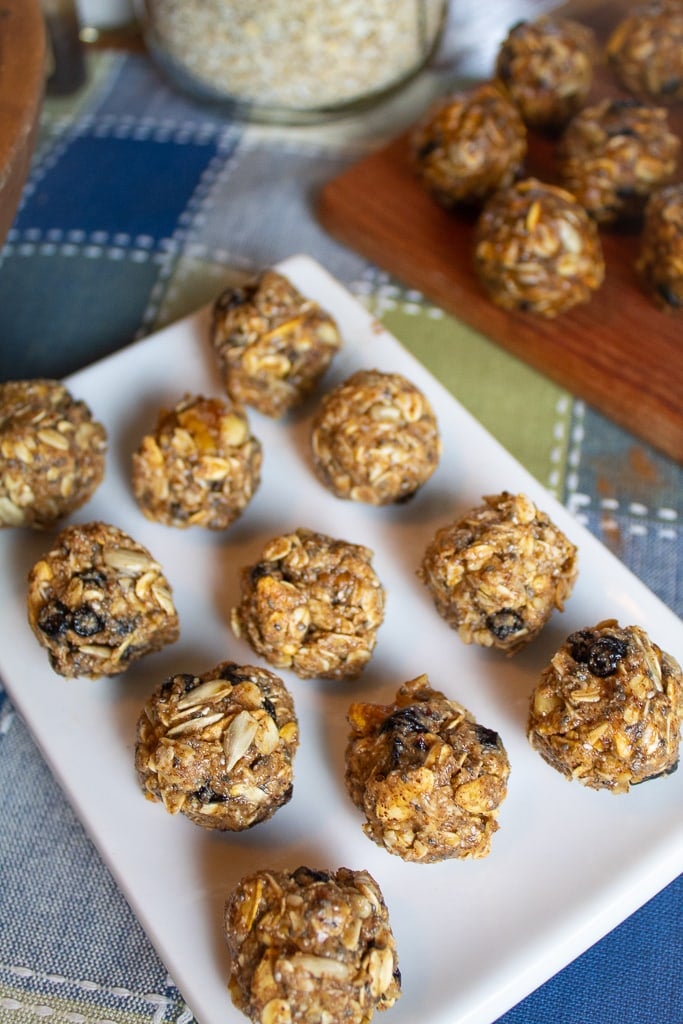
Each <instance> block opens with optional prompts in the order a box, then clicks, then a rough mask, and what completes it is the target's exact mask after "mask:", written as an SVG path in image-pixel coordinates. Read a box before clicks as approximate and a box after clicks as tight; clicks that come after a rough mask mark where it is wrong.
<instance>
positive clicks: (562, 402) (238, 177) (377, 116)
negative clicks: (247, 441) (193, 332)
mask: <svg viewBox="0 0 683 1024" xmlns="http://www.w3.org/2000/svg"><path fill="white" fill-rule="evenodd" d="M89 72H90V73H89V79H88V84H87V87H86V88H85V89H84V90H83V91H82V92H81V93H79V94H78V95H77V96H75V97H73V98H71V99H69V100H56V99H55V100H50V101H49V102H48V103H47V104H46V107H45V111H44V116H43V122H42V127H41V132H40V137H39V140H38V145H37V149H36V154H35V160H34V165H33V169H32V172H31V175H30V178H29V181H28V184H27V186H26V189H25V192H24V196H23V200H22V204H21V207H20V209H19V211H18V214H17V217H16V220H15V223H14V226H13V228H12V230H11V232H10V234H9V237H8V239H7V242H6V244H5V246H4V249H3V250H2V254H1V257H0V309H2V324H3V327H2V341H1V344H0V379H6V378H10V377H12V378H15V377H24V376H25V377H31V376H37V375H41V376H54V377H61V376H64V375H67V374H69V373H70V372H72V371H74V370H76V369H78V368H80V367H82V366H83V365H85V364H87V363H89V362H91V361H93V360H96V359H98V358H100V357H102V356H104V355H106V354H108V353H110V352H113V351H116V350H118V349H120V348H121V347H122V346H124V345H126V344H128V343H129V342H131V341H133V340H134V339H136V338H139V337H142V336H144V335H146V334H148V333H149V332H151V331H152V330H154V329H156V328H157V327H159V326H161V325H163V324H165V323H168V322H169V321H172V320H174V319H176V318H178V317H180V316H182V315H184V314H186V313H188V312H190V311H192V310H194V309H196V308H197V307H198V306H200V305H202V304H204V303H205V302H207V301H209V300H210V299H211V298H213V297H214V296H215V295H216V294H217V292H218V291H219V289H220V288H221V286H222V285H223V283H224V282H225V281H226V280H228V279H229V278H230V275H231V274H232V273H234V272H235V271H240V272H245V271H250V270H255V269H259V268H262V267H264V266H268V265H272V264H273V263H275V262H277V261H278V260H280V259H283V258H285V257H287V256H289V255H291V254H292V253H295V252H306V253H308V254H309V255H311V256H313V257H314V258H316V259H318V260H319V261H320V262H321V263H322V264H323V265H324V266H325V267H327V269H328V270H330V271H331V272H332V273H333V274H334V275H335V276H336V277H338V278H339V279H340V280H341V281H342V282H343V283H344V284H345V285H346V286H347V287H348V288H349V289H350V290H351V291H352V292H353V293H355V294H356V295H357V296H358V297H360V298H361V299H362V300H363V301H364V302H367V303H368V304H369V305H371V306H372V308H373V309H374V310H375V311H376V312H377V313H378V315H380V316H382V317H383V318H384V319H385V320H386V322H387V323H388V324H389V325H390V327H391V329H392V330H393V331H394V333H396V334H397V335H398V336H399V338H401V340H404V341H405V343H406V344H407V345H408V346H409V347H412V348H413V350H414V351H416V352H417V353H418V355H420V354H424V352H423V349H422V348H421V345H420V336H421V335H420V331H421V330H426V327H428V328H429V331H430V336H431V337H434V336H435V332H436V334H437V335H438V332H445V333H446V334H448V335H449V337H450V336H452V337H453V343H454V344H458V345H460V346H461V347H462V360H461V362H460V366H461V367H467V366H468V365H469V364H468V360H470V361H471V365H472V367H473V374H472V376H473V377H477V368H480V367H481V366H482V365H484V363H485V365H486V367H487V369H486V381H487V388H486V394H484V393H483V392H482V393H481V395H477V394H476V393H473V392H476V389H470V388H468V389H467V390H465V387H464V384H463V381H462V380H453V381H450V380H449V381H447V383H448V386H450V387H451V389H452V390H453V392H454V394H456V395H457V396H458V397H459V398H461V400H462V401H463V402H464V403H465V404H469V405H470V406H471V407H472V408H473V409H474V411H475V412H476V413H477V415H479V416H480V417H481V418H482V420H483V421H484V422H485V423H487V425H489V426H490V428H491V429H492V430H493V431H494V432H495V433H497V434H498V436H499V437H500V439H501V440H502V441H503V443H505V444H506V445H507V446H508V447H509V448H510V449H511V450H512V451H513V452H514V453H515V454H516V455H517V457H518V458H520V459H521V461H522V462H524V463H525V464H526V465H527V466H529V467H530V468H531V469H532V471H533V472H534V473H535V474H536V475H537V476H538V477H539V478H540V479H541V480H542V482H544V483H546V484H547V485H548V486H549V487H550V488H551V489H552V490H554V492H555V493H556V494H557V495H558V497H559V498H560V499H561V500H562V501H563V502H564V503H565V504H566V505H567V506H569V507H570V508H571V509H572V511H573V512H574V513H575V514H576V515H577V517H579V518H580V519H582V521H584V522H585V523H586V525H587V526H588V528H589V529H590V530H591V531H592V532H593V533H595V534H596V535H597V536H598V537H600V539H601V540H603V541H604V542H605V543H607V544H608V545H609V546H610V547H611V548H612V549H613V550H614V551H615V552H616V553H617V554H618V556H619V557H620V558H622V559H623V561H624V562H626V563H627V564H628V565H629V566H630V567H631V568H632V569H633V570H634V571H635V573H636V574H637V575H638V576H639V577H640V578H641V579H642V580H643V581H644V582H645V583H646V584H647V585H648V586H649V587H650V588H651V589H652V590H654V591H655V592H656V593H657V594H658V595H659V596H660V597H661V598H662V599H663V601H664V602H666V603H667V604H668V605H669V606H670V607H671V608H672V609H674V610H675V611H676V612H677V613H678V614H680V613H681V610H682V609H683V586H682V582H683V557H682V555H681V552H682V550H683V546H682V543H681V536H680V519H681V468H680V467H679V466H677V465H675V464H674V463H673V462H671V461H670V460H668V459H666V458H665V457H663V456H662V455H660V454H658V453H657V452H655V451H654V450H652V449H650V448H649V447H647V446H646V445H643V444H642V443H640V442H638V441H637V440H636V439H635V438H634V437H632V436H631V435H629V434H627V433H626V432H624V431H622V430H620V429H618V428H617V427H616V426H614V425H613V424H611V423H610V422H608V421H607V420H605V419H604V417H602V416H600V415H599V414H598V413H597V412H596V411H594V410H592V409H589V408H586V407H585V406H584V405H583V403H581V402H578V401H576V400H575V399H574V398H573V397H572V396H571V395H567V394H565V393H564V392H562V391H561V389H558V388H556V387H555V386H554V385H551V384H550V383H549V382H547V381H545V380H543V379H542V378H539V377H538V376H537V375H535V374H533V373H532V372H531V371H529V370H528V368H524V367H521V366H519V365H518V364H517V363H516V361H514V360H512V359H511V357H509V356H507V355H505V354H503V353H500V352H499V351H498V350H497V348H495V347H494V346H491V345H490V343H489V342H488V341H487V340H486V339H483V338H480V337H478V336H476V335H474V333H473V332H470V331H468V330H466V329H464V328H462V326H461V325H455V324H454V323H453V322H452V321H451V320H450V319H449V318H444V317H439V314H438V311H435V310H433V309H432V308H431V307H430V306H429V304H428V303H425V302H424V301H423V300H422V298H421V296H419V295H416V294H415V293H412V292H409V291H407V290H406V289H405V288H404V287H403V286H402V285H400V284H399V283H398V282H395V281H392V280H390V279H389V278H388V277H387V275H386V274H384V273H383V271H382V270H381V268H378V267H375V266H373V265H372V264H369V263H368V262H367V261H366V260H364V259H363V258H362V257H361V256H359V255H357V254H356V253H354V252H352V251H350V250H348V249H346V248H345V247H343V246H341V245H339V244H338V243H337V242H335V241H334V240H333V239H332V238H330V237H329V236H328V235H326V233H325V232H324V231H323V229H322V228H321V227H320V225H319V224H318V223H317V221H316V219H315V216H314V214H313V212H312V204H311V199H312V197H313V196H314V195H315V192H316V190H317V189H318V188H319V187H320V186H321V185H322V184H323V183H324V182H325V181H326V180H328V179H329V178H331V177H332V176H334V175H335V174H337V173H338V172H340V171H341V170H342V169H343V168H344V167H346V166H348V164H349V163H350V162H351V161H353V160H355V159H358V157H359V156H362V155H363V154H364V153H365V152H367V150H368V149H369V147H370V146H372V145H376V144H377V143H378V142H380V141H382V138H383V137H388V135H389V134H391V133H392V132H396V131H397V130H399V129H401V128H402V127H403V126H404V124H406V123H408V122H409V121H410V120H412V119H414V116H415V112H416V110H417V109H418V107H421V106H422V105H423V102H424V95H423V94H422V93H420V92H419V90H418V92H417V93H412V94H411V93H410V91H408V93H406V95H405V96H404V97H402V98H401V99H399V100H396V101H392V102H391V103H390V104H389V106H388V107H385V108H383V109H380V110H376V111H370V112H368V113H367V114H366V115H363V117H358V118H351V119H348V120H347V121H345V122H340V123H336V124H330V125H325V126H321V127H320V128H316V129H291V130H287V129H283V128H274V127H271V128H264V127H257V126H254V125H244V124H238V123H235V122H233V121H231V120H229V119H228V118H227V117H226V116H225V115H224V114H223V113H222V112H220V111H218V110H211V109H207V108H203V107H199V106H197V105H195V104H194V103H193V102H192V101H190V100H188V99H186V98H183V97H182V96H180V95H178V94H177V93H175V92H174V91H172V90H171V89H169V88H168V87H167V85H166V84H165V83H164V82H163V81H162V80H161V79H160V78H159V77H158V75H157V74H156V72H155V71H154V69H153V68H151V67H150V65H149V63H148V62H147V60H146V59H145V58H144V57H143V56H139V55H132V54H126V55H124V54H115V53H103V54H100V55H97V56H95V57H93V58H92V60H91V63H90V68H89ZM411 103H412V106H411ZM425 325H426V326H425ZM425 361H427V360H426V358H425ZM435 372H437V373H440V374H441V375H443V376H445V375H447V373H448V369H447V368H445V367H444V368H442V370H441V371H440V369H439V367H438V366H437V367H436V369H435ZM510 373H514V374H515V375H516V378H515V379H516V380H518V382H519V389H518V390H519V394H520V395H521V396H522V397H521V398H520V399H519V400H520V401H521V402H523V401H524V396H525V395H528V394H529V393H531V391H532V390H533V393H534V396H535V398H534V402H533V403H527V406H528V407H529V408H530V407H531V406H533V408H538V409H539V410H541V411H540V412H539V413H538V416H539V419H538V421H535V420H533V419H531V420H529V419H528V417H526V418H525V417H522V416H519V417H518V416H515V415H510V416H508V417H507V418H506V420H505V423H503V424H502V423H501V422H500V419H499V418H498V419H497V418H496V410H497V409H499V408H500V406H501V404H503V405H504V404H505V397H504V396H506V388H507V383H508V380H509V374H510ZM461 376H462V375H461ZM459 389H460V391H459ZM525 389H528V390H525ZM544 406H545V410H546V411H545V412H543V409H544ZM529 415H530V416H533V415H534V414H533V413H532V412H529ZM522 420H524V422H522ZM672 653H673V652H672ZM0 822H1V823H2V827H1V829H0V873H1V874H0V877H1V882H0V1021H3V1022H5V1021H7V1022H8V1024H34V1022H35V1020H36V1019H38V1018H43V1019H47V1020H50V1019H52V1020H54V1021H59V1022H60V1024H67V1022H68V1024H81V1022H82V1024H91V1022H105V1021H106V1022H108V1021H115V1022H142V1021H150V1022H152V1021H153V1022H155V1024H156V1022H163V1021H169V1022H170V1021H177V1022H185V1021H188V1022H189V1021H191V1014H190V1013H189V1011H188V1009H187V1007H186V1006H185V1004H184V1003H183V1000H182V997H181V995H180V994H179V992H178V991H177V989H176V988H175V986H174V984H173V981H172V979H171V978H169V977H168V975H167V973H166V971H165V969H164V967H163V965H162V964H161V963H160V961H159V959H158V958H157V956H156V954H155V952H154V951H153V949H152V947H151V946H150V944H149V942H148V940H147V938H146V936H145V934H144V932H143V930H142V928H141V926H140V925H139V924H138V922H137V921H136V919H135V918H134V916H133V915H132V913H131V911H130V909H129V908H128V906H127V904H126V902H125V900H124V898H123V897H122V895H121V893H120V892H119V890H118V889H117V887H116V885H115V883H114V882H113V880H112V878H111V876H110V874H109V872H108V870H107V869H106V867H105V866H104V865H103V863H102V862H101V860H100V858H99V856H98V854H97V852H96V851H95V849H94V847H93V846H92V844H91V842H90V840H89V838H88V837H87V835H86V834H85V832H84V831H83V829H82V827H81V825H80V823H79V821H78V820H77V819H76V818H75V817H74V814H73V812H72V810H71V808H70V806H69V805H68V803H67V802H66V801H65V799H64V797H63V795H62V793H61V791H60V789H59V787H58V785H57V783H56V782H55V780H54V778H53V777H52V775H51V774H50V771H49V770H48V768H47V767H46V765H45V763H44V762H43V759H42V757H41V756H40V754H39V752H38V751H37V750H36V748H35V746H34V744H33V741H32V739H31V737H30V735H29V733H28V731H27V729H26V728H25V726H24V724H23V722H22V721H21V720H20V719H19V717H18V716H17V715H16V714H15V713H14V711H13V708H12V706H11V704H10V702H9V700H8V698H7V697H6V695H5V694H4V693H3V692H2V690H1V689H0ZM682 907H683V878H679V879H678V880H677V881H675V882H674V883H673V884H671V885H669V886H668V887H667V888H666V889H665V890H664V891H663V892H661V893H660V894H659V895H658V896H656V897H655V898H654V899H653V900H651V901H650V902H649V903H648V904H647V905H646V906H644V907H643V908H642V909H641V910H639V911H638V912H637V913H636V914H634V915H633V916H632V917H630V918H629V919H628V920H627V921H625V923H624V924H622V925H621V926H620V927H618V928H616V929H615V930H614V931H613V932H612V933H611V934H609V935H608V936H607V937H606V938H604V939H603V940H602V941H600V942H599V943H597V944H596V945H595V946H594V947H592V948H591V949H589V950H588V951H587V952H586V953H585V954H584V955H582V956H581V957H579V958H578V959H577V960H576V961H575V962H574V963H572V964H570V965H569V966H568V967H567V968H566V969H564V970H563V971H562V972H561V973H560V974H558V975H557V976H556V977H555V978H553V979H552V980H551V981H549V982H548V983H547V984H545V985H543V986H542V987H541V988H540V989H538V990H537V991H536V992H534V993H533V994H532V995H530V996H529V997H528V998H527V999H525V1000H524V1001H523V1002H522V1003H521V1004H520V1005H519V1006H517V1007H515V1008H514V1009H512V1010H510V1011H509V1012H508V1013H506V1014H505V1015H504V1016H503V1017H502V1018H501V1021H500V1024H545V1022H549V1021H552V1022H553V1024H641V1022H642V1024H683V910H682ZM495 926H496V924H495V921H491V928H495Z"/></svg>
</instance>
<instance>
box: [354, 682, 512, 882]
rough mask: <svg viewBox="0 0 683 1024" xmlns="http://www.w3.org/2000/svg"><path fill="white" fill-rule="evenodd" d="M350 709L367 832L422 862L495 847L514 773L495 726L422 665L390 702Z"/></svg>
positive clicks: (357, 799)
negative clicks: (452, 696)
mask: <svg viewBox="0 0 683 1024" xmlns="http://www.w3.org/2000/svg"><path fill="white" fill-rule="evenodd" d="M348 718H349V723H350V725H351V734H350V737H349V743H348V746H347V748H346V786H347V789H348V791H349V794H350V796H351V799H352V800H353V802H354V804H355V805H356V806H357V807H358V808H360V810H361V811H363V813H364V814H365V817H366V823H365V824H364V825H363V831H364V832H365V834H366V835H367V836H368V837H369V838H370V839H372V840H374V842H376V843H377V844H378V845H379V846H383V847H384V848H385V849H386V850H388V851H389V853H394V854H396V855H397V856H399V857H401V858H403V860H407V861H418V862H419V863H421V864H430V863H432V862H434V861H439V860H446V859H447V858H450V857H459V858H467V857H485V856H486V855H487V854H488V853H489V851H490V848H491V836H492V835H493V833H494V832H495V831H496V830H497V829H498V823H497V821H496V816H497V813H498V809H499V807H500V805H501V803H502V801H503V800H504V799H505V796H506V794H507V780H508V775H509V774H510V765H509V762H508V758H507V754H506V752H505V749H504V747H503V744H502V742H501V739H500V736H499V735H498V733H497V732H494V730H493V729H487V728H485V727H484V726H481V725H478V724H477V723H476V722H475V720H474V718H473V717H472V715H471V714H470V713H469V712H468V711H466V710H465V708H464V707H462V705H461V704H458V703H457V702H456V701H454V700H448V698H447V697H446V696H445V695H444V694H443V693H440V692H439V691H438V690H433V689H432V688H431V686H430V685H429V680H428V679H427V677H426V676H424V675H423V676H419V677H418V678H417V679H413V680H411V681H410V682H408V683H404V684H403V686H402V687H401V688H400V689H399V691H398V693H397V695H396V700H395V702H394V703H393V704H390V705H388V706H382V705H378V704H361V703H357V704H352V705H351V708H350V709H349V715H348Z"/></svg>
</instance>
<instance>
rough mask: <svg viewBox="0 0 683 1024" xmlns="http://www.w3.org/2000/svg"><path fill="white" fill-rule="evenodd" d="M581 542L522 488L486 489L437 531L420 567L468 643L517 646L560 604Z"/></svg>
mask: <svg viewBox="0 0 683 1024" xmlns="http://www.w3.org/2000/svg"><path fill="white" fill-rule="evenodd" d="M577 572H578V569H577V551H576V547H575V546H574V545H573V544H572V543H571V542H570V541H569V540H568V539H567V538H566V537H565V535H564V534H563V533H562V531H561V530H559V529H558V528H557V526H555V525H554V523H552V521H551V520H550V518H549V517H548V516H547V515H546V514H545V513H544V512H542V511H540V510H539V509H538V508H536V506H535V505H534V503H533V502H532V501H530V500H529V498H527V497H526V496H525V495H523V494H517V495H514V494H509V493H508V492H507V491H503V493H502V494H496V495H492V496H487V497H485V498H484V504H483V505H480V506H479V507H477V508H473V509H471V511H469V512H467V513H466V514H465V515H464V516H462V517H461V518H460V519H458V520H456V521H455V522H454V523H452V524H450V525H448V526H444V527H442V528H441V529H440V530H438V531H437V533H436V535H435V537H434V539H433V540H432V542H431V544H430V545H429V546H428V548H427V550H426V552H425V555H424V558H423V561H422V565H421V567H420V569H419V571H418V575H419V576H420V578H421V579H422V581H423V583H424V584H425V585H426V586H427V588H428V590H429V592H430V594H431V596H432V598H433V600H434V604H435V605H436V609H437V611H438V612H439V614H440V615H441V616H442V617H443V618H444V619H445V620H446V622H447V623H448V624H449V625H450V626H451V627H452V628H453V629H455V630H457V632H458V634H459V636H460V638H461V639H462V640H464V642H465V643H468V644H469V643H476V644H480V645H481V646H482V647H497V648H499V649H500V650H502V651H505V652H507V653H509V654H513V653H514V652H515V651H517V650H519V649H520V648H521V647H523V646H524V645H525V644H527V643H529V641H531V640H533V639H534V638H535V637H536V636H538V634H539V633H540V631H541V629H542V628H543V626H544V625H545V624H546V622H547V621H548V619H549V618H550V616H551V615H552V613H553V611H554V610H555V609H557V610H559V611H562V610H563V607H564V602H565V601H566V599H567V598H568V597H569V595H570V594H571V591H572V588H573V586H574V582H575V580H576V576H577Z"/></svg>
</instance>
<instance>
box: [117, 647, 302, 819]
mask: <svg viewBox="0 0 683 1024" xmlns="http://www.w3.org/2000/svg"><path fill="white" fill-rule="evenodd" d="M298 744H299V729H298V724H297V719H296V715H295V712H294V703H293V700H292V697H291V695H290V693H289V691H288V690H287V688H286V687H285V684H284V683H283V681H282V680H281V679H280V678H279V676H276V675H275V674H274V673H273V672H269V671H268V669H263V668H255V667H253V666H251V665H236V664H235V663H234V662H230V661H226V662H222V663H221V664H220V665H217V666H216V667H215V668H212V669H210V670H209V671H208V672H204V673H203V674H202V675H199V676H194V675H189V674H186V673H180V674H178V675H175V676H171V677H170V678H169V679H167V680H166V681H165V682H164V683H163V684H162V685H161V686H160V687H159V688H158V689H157V690H156V691H155V693H154V694H153V695H152V696H151V697H150V699H149V700H148V701H147V703H146V704H145V706H144V708H143V710H142V713H141V715H140V718H139V720H138V727H137V743H136V747H135V768H136V770H137V773H138V779H139V781H140V785H141V787H142V791H143V793H144V794H145V796H146V797H147V798H148V799H149V800H154V801H159V800H160V801H162V802H163V805H164V807H165V808H166V810H167V811H168V812H169V813H170V814H178V813H181V814H184V815H185V817H186V818H189V819H190V821H193V822H194V823H195V824H196V825H201V826H203V827H204V828H209V829H222V830H229V831H233V832H237V831H241V830H243V829H246V828H251V826H252V825H255V824H257V823H258V822H261V821H265V820H266V819H267V818H270V817H272V815H273V814H274V813H275V811H276V810H277V809H278V808H279V807H282V806H283V804H286V803H287V802H288V801H289V799H290V798H291V795H292V787H293V761H294V755H295V753H296V750H297V747H298Z"/></svg>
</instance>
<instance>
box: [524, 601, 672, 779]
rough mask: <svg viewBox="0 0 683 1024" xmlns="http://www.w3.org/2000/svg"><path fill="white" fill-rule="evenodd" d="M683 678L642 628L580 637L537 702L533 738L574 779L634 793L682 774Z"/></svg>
mask: <svg viewBox="0 0 683 1024" xmlns="http://www.w3.org/2000/svg"><path fill="white" fill-rule="evenodd" d="M682 723H683V673H681V668H680V666H679V665H678V663H677V662H676V661H675V660H674V658H672V657H671V655H669V654H667V653H666V652H665V651H662V650H661V649H660V648H659V647H658V646H657V644H655V643H654V642H653V641H652V640H650V638H649V636H648V635H647V633H646V632H645V630H644V629H641V628H640V627H639V626H625V627H621V626H620V625H619V623H618V622H617V621H616V620H615V619H607V620H605V621H603V622H599V623H598V624H597V626H594V627H592V628H587V629H580V630H577V631H576V632H574V633H572V634H571V635H570V636H569V637H568V638H567V640H566V641H565V643H564V644H562V646H561V647H560V648H559V650H558V651H557V653H556V654H555V655H554V657H553V658H552V660H551V662H550V664H549V665H548V666H547V667H546V668H545V669H544V671H543V673H542V674H541V678H540V680H539V682H538V685H537V686H536V688H535V690H534V693H533V695H532V697H531V702H530V707H529V718H528V725H527V734H528V737H529V741H530V743H531V745H532V746H533V747H534V749H535V750H537V751H538V753H539V754H540V755H541V757H543V759H544V760H545V761H547V762H548V764H549V765H551V766H552V767H553V768H555V769H556V770H557V771H558V772H560V773H561V774H562V775H564V776H565V777H566V778H568V779H575V780H576V781H578V782H580V783H582V784H583V785H584V786H588V787H590V788H591V789H607V790H610V791H611V792H613V793H626V792H628V790H629V789H630V787H631V786H634V785H636V784H637V783H640V782H646V781H647V780H648V779H654V778H657V777H658V776H661V775H668V774H670V773H671V772H673V771H675V770H676V767H677V765H678V751H679V745H680V738H681V737H680V731H681V724H682Z"/></svg>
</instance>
